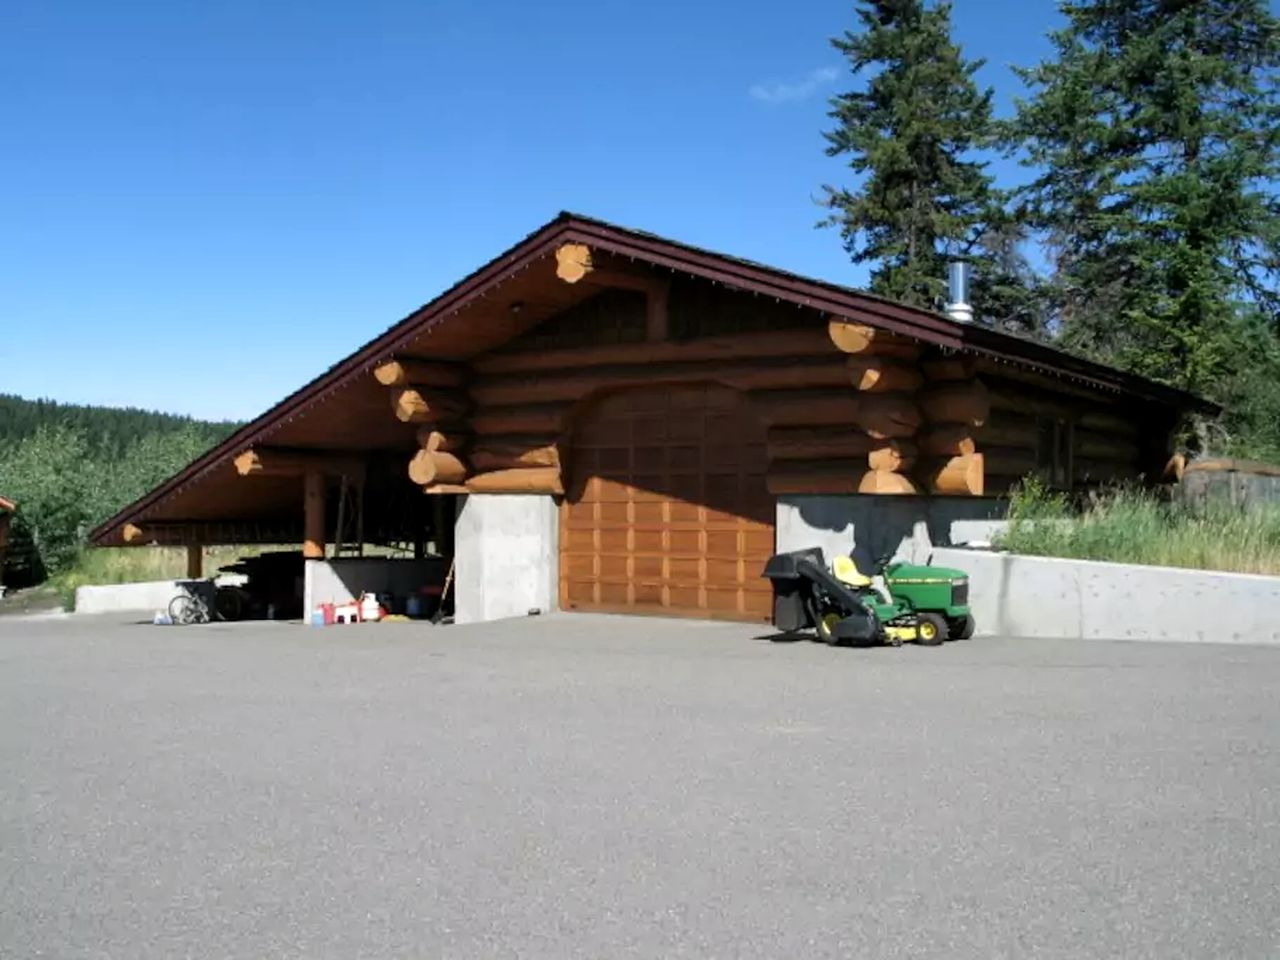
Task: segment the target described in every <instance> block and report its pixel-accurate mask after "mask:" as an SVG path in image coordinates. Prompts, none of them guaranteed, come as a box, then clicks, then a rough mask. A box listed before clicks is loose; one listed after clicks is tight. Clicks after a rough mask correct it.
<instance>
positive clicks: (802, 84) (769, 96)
mask: <svg viewBox="0 0 1280 960" xmlns="http://www.w3.org/2000/svg"><path fill="white" fill-rule="evenodd" d="M838 76H840V71H839V69H838V68H836V67H819V68H818V69H817V70H812V71H810V72H809V74H808V75H807V76H805V77H804V79H802V80H794V81H792V82H790V83H757V84H755V85H753V86H752V87H751V89H750V90H748V91H747V93H748V94H749V95H750V97H751V99H752V100H758V101H760V102H761V103H792V102H794V101H796V100H807V99H809V98H810V97H812V96H813V95H814V94H815V93H817V92H818V90H820V89H821V88H822V87H825V86H826V85H827V84H829V83H832V82H833V81H834V80H835V79H836V77H838Z"/></svg>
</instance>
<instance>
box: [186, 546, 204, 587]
mask: <svg viewBox="0 0 1280 960" xmlns="http://www.w3.org/2000/svg"><path fill="white" fill-rule="evenodd" d="M203 576H204V547H202V546H200V545H198V544H197V545H195V546H188V547H187V579H188V580H199V579H201V578H202V577H203Z"/></svg>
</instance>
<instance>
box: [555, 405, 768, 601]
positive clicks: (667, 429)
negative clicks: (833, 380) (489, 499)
mask: <svg viewBox="0 0 1280 960" xmlns="http://www.w3.org/2000/svg"><path fill="white" fill-rule="evenodd" d="M571 449H572V450H573V455H572V457H571V460H570V463H571V469H572V471H573V475H572V478H571V482H570V483H569V484H568V489H569V491H570V492H569V496H568V497H567V498H566V500H565V503H564V506H563V508H562V539H561V544H562V551H563V552H564V554H565V556H566V560H565V562H564V563H563V565H562V568H561V569H562V576H563V577H564V580H565V583H564V584H563V586H562V590H561V596H562V599H563V600H564V602H565V604H566V606H567V607H569V608H570V609H573V608H579V609H599V610H616V611H621V612H626V611H628V610H630V611H633V612H641V611H643V612H665V613H674V614H690V615H694V616H700V617H706V616H712V617H730V618H736V619H753V620H767V619H768V617H769V613H770V607H771V592H770V591H769V589H768V584H767V582H765V581H761V582H760V583H759V584H757V583H755V578H756V576H757V575H758V573H759V572H760V570H761V569H763V567H764V562H765V560H766V559H767V557H768V555H769V554H770V553H771V552H772V549H773V539H774V537H773V515H774V507H773V501H772V498H771V497H770V496H769V495H768V491H767V489H766V487H765V482H764V473H765V470H766V467H767V461H766V460H765V450H764V433H763V429H762V428H761V426H760V424H759V423H758V422H757V421H755V420H754V418H753V417H752V416H751V415H750V413H749V411H748V409H747V407H746V405H745V404H744V402H743V401H742V399H741V397H740V395H739V394H737V393H736V392H734V391H732V390H729V389H727V388H724V387H718V386H712V387H694V388H690V387H675V388H668V387H664V388H661V389H651V390H642V391H633V392H624V393H620V394H615V395H612V396H610V397H609V398H608V399H607V400H606V401H605V402H603V403H601V404H600V405H598V406H597V407H596V408H595V409H594V410H593V411H590V412H589V413H588V415H587V416H586V417H585V418H584V422H583V424H582V425H581V429H579V430H577V431H576V432H575V436H574V441H573V445H572V448H571ZM584 474H588V475H589V476H584Z"/></svg>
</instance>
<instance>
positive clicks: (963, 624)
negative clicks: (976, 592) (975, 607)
mask: <svg viewBox="0 0 1280 960" xmlns="http://www.w3.org/2000/svg"><path fill="white" fill-rule="evenodd" d="M974 626H975V624H974V622H973V614H972V613H968V614H965V615H964V616H963V617H956V618H955V619H954V620H949V621H947V630H948V632H949V633H950V634H951V639H952V640H968V639H969V638H970V637H972V636H973V630H974Z"/></svg>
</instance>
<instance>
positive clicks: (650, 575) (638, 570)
mask: <svg viewBox="0 0 1280 960" xmlns="http://www.w3.org/2000/svg"><path fill="white" fill-rule="evenodd" d="M631 563H632V568H631V569H632V575H633V576H634V577H635V579H636V580H644V581H647V582H651V583H657V582H658V581H660V580H661V579H662V569H663V565H664V563H665V559H664V558H663V557H661V556H635V557H633V558H632V560H631Z"/></svg>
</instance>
